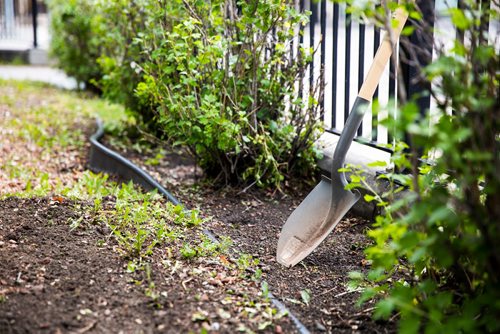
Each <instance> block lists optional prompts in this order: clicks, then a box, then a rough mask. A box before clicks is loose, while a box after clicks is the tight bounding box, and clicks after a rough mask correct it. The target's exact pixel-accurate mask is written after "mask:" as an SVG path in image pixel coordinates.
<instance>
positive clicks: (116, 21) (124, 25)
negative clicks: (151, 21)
mask: <svg viewBox="0 0 500 334" xmlns="http://www.w3.org/2000/svg"><path fill="white" fill-rule="evenodd" d="M151 2H152V1H150V0H133V1H129V0H118V1H100V2H99V4H98V15H96V18H95V23H96V28H95V30H96V35H97V36H98V40H99V46H100V47H101V54H100V56H99V57H98V59H97V63H98V65H99V68H100V71H101V72H102V77H100V79H99V80H97V81H96V85H97V86H99V88H100V89H101V90H102V92H103V95H104V97H105V98H108V99H110V100H112V101H115V102H120V103H123V104H124V105H125V106H126V107H127V109H128V110H129V111H131V112H132V113H133V114H134V115H135V116H136V117H137V118H138V119H140V120H142V122H143V123H146V124H147V123H151V121H152V120H153V118H154V114H153V112H152V109H151V107H150V106H144V105H142V104H141V103H140V102H139V100H138V99H137V97H136V96H135V94H134V90H135V88H136V86H137V84H138V83H139V82H140V81H141V79H142V72H141V70H140V65H139V64H141V63H143V62H144V60H145V59H144V56H143V55H142V49H141V47H140V45H138V43H137V42H136V39H137V38H138V36H141V35H142V34H144V32H145V29H146V28H145V25H144V18H145V17H148V16H149V15H150V13H149V10H148V9H149V8H148V6H149V4H150V3H151ZM153 125H154V124H153ZM150 129H151V130H152V131H155V130H154V128H150Z"/></svg>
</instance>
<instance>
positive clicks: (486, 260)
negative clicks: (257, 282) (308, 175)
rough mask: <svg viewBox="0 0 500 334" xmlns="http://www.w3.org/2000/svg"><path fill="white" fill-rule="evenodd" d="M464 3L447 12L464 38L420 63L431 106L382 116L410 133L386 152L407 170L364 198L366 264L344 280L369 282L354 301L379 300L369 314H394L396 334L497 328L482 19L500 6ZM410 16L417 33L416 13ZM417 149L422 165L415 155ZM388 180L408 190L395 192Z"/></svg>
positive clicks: (498, 288) (491, 142) (494, 101)
mask: <svg viewBox="0 0 500 334" xmlns="http://www.w3.org/2000/svg"><path fill="white" fill-rule="evenodd" d="M464 3H465V8H466V9H456V8H455V9H450V11H449V13H450V17H451V20H452V22H453V24H454V26H455V27H456V28H458V30H459V31H460V32H462V33H464V34H465V36H466V37H467V38H466V42H465V43H462V42H461V41H459V40H457V41H455V44H454V46H453V48H452V49H451V50H444V49H441V48H438V50H437V51H438V52H437V54H438V58H437V60H435V61H434V62H433V63H432V64H430V65H429V66H427V67H426V68H425V69H423V74H424V75H425V77H426V80H429V81H433V82H434V86H433V88H432V91H431V92H430V93H431V94H433V95H434V96H435V97H436V98H437V100H438V105H437V110H434V111H433V112H432V113H431V112H429V110H426V111H424V113H422V112H423V111H421V110H419V109H418V107H417V105H416V103H415V102H414V101H409V102H407V103H403V106H402V107H401V110H400V113H399V115H401V116H400V117H399V118H398V119H389V120H387V121H386V124H387V125H388V127H389V128H394V129H396V132H395V135H396V136H400V137H399V138H401V134H404V133H406V134H407V136H408V138H409V143H411V145H410V146H408V145H407V144H405V143H403V142H399V143H398V145H397V150H396V152H395V154H394V156H393V163H394V166H395V170H396V171H397V170H406V171H408V173H397V172H393V173H389V174H387V175H385V176H383V178H384V179H386V180H387V181H388V182H390V184H391V189H393V190H391V191H389V192H387V193H385V194H373V195H368V196H366V197H365V198H366V199H367V200H369V201H372V200H376V201H378V205H379V206H381V207H383V209H384V212H383V214H381V215H380V216H378V217H377V219H376V223H375V224H374V226H373V229H372V230H370V231H369V232H368V235H369V236H370V237H371V238H372V239H373V242H374V243H373V245H372V246H370V247H368V248H367V249H366V255H367V258H368V260H369V261H370V263H371V268H370V270H369V272H368V273H367V275H366V276H365V275H362V274H361V273H353V274H352V277H353V278H355V283H356V284H364V285H366V286H367V288H366V289H365V292H364V294H363V296H362V300H367V299H371V298H377V299H378V302H377V304H376V310H375V313H374V315H375V317H377V318H384V319H387V318H389V317H390V316H391V315H393V314H394V313H397V314H399V326H400V327H399V329H400V332H402V333H422V332H425V333H486V332H496V333H498V332H499V331H500V323H499V322H498V319H499V317H500V271H499V270H498V269H499V268H500V244H499V242H498V240H500V205H499V203H500V193H499V189H500V184H499V183H500V175H499V171H500V163H499V158H500V154H499V152H500V151H499V129H500V124H499V123H500V119H499V117H498V115H499V113H498V111H499V110H500V103H499V74H498V73H499V72H498V69H499V67H498V64H499V55H498V53H497V52H496V51H495V49H494V47H493V46H492V45H488V27H487V24H484V22H488V20H487V19H488V18H489V19H490V20H492V21H493V20H498V18H499V13H498V12H495V11H490V10H489V9H488V8H489V7H488V6H487V2H475V1H465V2H464ZM388 6H389V7H393V6H394V7H395V6H397V4H396V3H392V2H390V3H389V4H388ZM412 7H413V5H408V8H410V9H411V8H412ZM365 10H366V8H365ZM365 13H367V16H372V17H373V16H374V12H373V10H371V9H368V10H366V11H365ZM411 16H412V17H414V18H417V24H416V25H415V26H416V27H417V29H416V30H415V33H419V31H421V30H420V27H422V22H421V21H420V17H421V15H420V13H419V12H418V11H416V10H415V9H412V14H411ZM467 39H468V40H467ZM417 148H418V150H417ZM420 150H421V152H422V154H423V156H422V157H423V158H424V159H425V160H424V161H427V162H429V163H422V162H420V161H419V160H418V158H419V157H420V155H419V154H418V152H420ZM359 180H360V181H361V183H363V178H362V177H361V178H360V179H359ZM395 180H398V181H399V182H400V183H402V184H403V185H404V186H405V187H407V189H408V193H407V194H406V195H405V196H404V197H403V198H400V199H397V196H395V194H396V193H397V192H398V191H400V190H401V188H398V187H397V185H396V184H395V183H394V181H395ZM394 189H396V190H394Z"/></svg>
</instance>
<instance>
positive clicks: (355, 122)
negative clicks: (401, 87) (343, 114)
mask: <svg viewBox="0 0 500 334" xmlns="http://www.w3.org/2000/svg"><path fill="white" fill-rule="evenodd" d="M369 104H370V101H368V100H365V99H364V98H362V97H359V96H358V97H357V98H356V100H355V101H354V105H353V107H352V110H351V112H350V113H349V117H348V118H347V121H346V123H345V126H344V129H343V130H342V133H341V135H340V138H339V141H338V143H337V146H336V147H335V152H334V153H333V164H332V181H333V180H335V179H336V178H338V177H341V181H342V184H343V185H344V186H345V185H346V181H345V177H344V173H340V174H339V173H338V170H339V168H342V167H343V166H344V161H345V157H346V155H347V151H349V148H350V147H351V143H352V140H353V139H354V136H355V135H356V132H357V131H358V128H359V125H360V124H361V122H362V121H363V116H364V114H365V110H366V109H367V107H368V105H369Z"/></svg>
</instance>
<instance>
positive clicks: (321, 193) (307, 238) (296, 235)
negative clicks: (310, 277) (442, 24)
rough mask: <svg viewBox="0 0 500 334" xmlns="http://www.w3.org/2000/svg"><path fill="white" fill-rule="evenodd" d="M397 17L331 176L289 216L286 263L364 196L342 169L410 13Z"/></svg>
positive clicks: (281, 256)
mask: <svg viewBox="0 0 500 334" xmlns="http://www.w3.org/2000/svg"><path fill="white" fill-rule="evenodd" d="M395 18H396V20H397V26H396V27H394V28H393V29H392V36H391V34H389V32H386V34H385V36H384V39H383V41H382V43H381V44H380V46H379V48H378V50H377V53H376V54H375V58H374V59H373V63H372V65H371V67H370V69H369V71H368V74H367V76H366V78H365V81H364V82H363V85H362V86H361V89H360V90H359V93H358V96H357V98H356V100H355V101H354V105H353V107H352V110H351V112H350V114H349V117H348V118H347V121H346V124H345V126H344V129H343V131H342V134H341V135H340V138H339V141H338V143H337V146H336V148H335V152H334V154H333V165H332V174H331V180H330V179H328V178H327V177H322V179H321V182H320V183H319V184H318V185H317V186H316V187H315V188H314V189H313V191H312V192H311V193H309V195H307V197H306V198H305V199H304V201H302V203H300V205H299V206H298V207H297V208H296V209H295V210H294V211H293V212H292V214H291V215H290V217H288V220H287V221H286V223H285V225H284V226H283V229H282V230H281V235H280V238H279V241H278V251H277V256H276V259H277V261H278V262H279V263H281V264H282V265H284V266H286V267H292V266H294V265H296V264H297V263H299V262H300V261H301V260H303V259H304V258H305V257H306V256H307V255H309V254H310V253H311V252H312V251H313V250H314V249H315V248H316V247H318V245H319V244H320V243H321V241H323V240H324V239H325V238H326V237H327V236H328V234H329V233H330V232H331V231H332V230H333V229H334V228H335V226H336V225H337V224H338V222H339V221H340V220H341V219H342V217H344V215H345V214H346V213H347V211H349V210H350V209H351V207H352V206H353V205H354V204H355V203H356V202H357V201H358V199H359V198H360V197H361V195H360V193H359V192H358V191H357V190H355V191H354V192H353V191H350V190H346V189H345V186H346V185H347V180H346V177H345V174H344V173H341V172H339V171H338V170H339V169H340V168H342V167H344V161H345V157H346V154H347V151H348V150H349V147H350V146H351V143H352V140H353V139H354V136H355V134H356V131H357V130H358V128H359V125H360V124H361V121H362V120H363V116H364V113H365V111H366V109H367V107H368V105H369V104H370V101H371V99H372V97H373V94H374V92H375V89H376V87H377V85H378V82H379V81H380V77H381V76H382V73H383V71H384V68H385V66H386V65H387V63H388V62H389V59H390V57H391V54H392V45H391V38H393V39H394V40H397V39H398V38H399V35H400V33H401V30H402V29H403V27H404V25H405V23H406V19H407V18H408V13H406V11H404V10H403V9H401V8H399V9H398V10H396V12H395Z"/></svg>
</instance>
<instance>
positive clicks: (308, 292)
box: [300, 289, 311, 305]
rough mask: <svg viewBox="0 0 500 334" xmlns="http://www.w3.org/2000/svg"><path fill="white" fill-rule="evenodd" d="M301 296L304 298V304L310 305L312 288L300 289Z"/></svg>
mask: <svg viewBox="0 0 500 334" xmlns="http://www.w3.org/2000/svg"><path fill="white" fill-rule="evenodd" d="M300 297H301V298H302V302H304V304H306V305H309V302H310V301H311V290H309V289H305V290H302V291H300Z"/></svg>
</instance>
